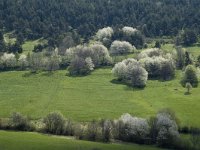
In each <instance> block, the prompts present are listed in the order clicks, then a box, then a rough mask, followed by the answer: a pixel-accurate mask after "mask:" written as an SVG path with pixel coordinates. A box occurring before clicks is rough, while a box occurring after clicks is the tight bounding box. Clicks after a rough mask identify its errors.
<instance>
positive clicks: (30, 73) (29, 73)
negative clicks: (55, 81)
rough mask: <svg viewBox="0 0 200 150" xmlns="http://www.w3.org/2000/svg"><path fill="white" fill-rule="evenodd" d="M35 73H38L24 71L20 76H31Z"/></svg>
mask: <svg viewBox="0 0 200 150" xmlns="http://www.w3.org/2000/svg"><path fill="white" fill-rule="evenodd" d="M36 74H38V73H37V72H26V73H24V74H23V75H22V77H31V76H35V75H36Z"/></svg>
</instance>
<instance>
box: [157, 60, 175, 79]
mask: <svg viewBox="0 0 200 150" xmlns="http://www.w3.org/2000/svg"><path fill="white" fill-rule="evenodd" d="M175 69H176V67H175V65H174V63H173V61H172V60H166V61H163V62H162V65H161V70H160V71H161V72H160V73H161V74H160V75H161V78H162V79H163V80H170V79H172V78H173V77H174V76H175Z"/></svg>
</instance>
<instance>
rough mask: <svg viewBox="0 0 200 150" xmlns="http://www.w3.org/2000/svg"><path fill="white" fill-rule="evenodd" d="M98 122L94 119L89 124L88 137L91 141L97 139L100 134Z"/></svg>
mask: <svg viewBox="0 0 200 150" xmlns="http://www.w3.org/2000/svg"><path fill="white" fill-rule="evenodd" d="M98 126H99V125H98V122H96V121H92V122H90V123H89V124H88V126H87V131H86V138H87V139H88V140H90V141H96V140H97V138H98V136H99V134H98Z"/></svg>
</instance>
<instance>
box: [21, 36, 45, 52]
mask: <svg viewBox="0 0 200 150" xmlns="http://www.w3.org/2000/svg"><path fill="white" fill-rule="evenodd" d="M46 42H47V41H46V40H44V39H42V38H41V39H38V40H34V41H26V42H25V43H24V44H23V45H22V49H23V53H24V54H28V53H29V52H30V53H31V52H32V51H33V49H34V46H36V45H38V44H44V43H46Z"/></svg>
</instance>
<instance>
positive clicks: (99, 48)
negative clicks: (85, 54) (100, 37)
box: [90, 44, 112, 67]
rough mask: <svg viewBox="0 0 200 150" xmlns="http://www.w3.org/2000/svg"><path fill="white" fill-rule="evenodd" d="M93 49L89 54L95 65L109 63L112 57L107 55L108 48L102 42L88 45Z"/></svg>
mask: <svg viewBox="0 0 200 150" xmlns="http://www.w3.org/2000/svg"><path fill="white" fill-rule="evenodd" d="M90 48H91V49H92V51H93V53H94V54H93V56H91V58H92V61H93V62H94V65H95V66H97V67H98V66H106V65H109V64H111V62H112V58H111V57H110V55H109V52H108V49H107V48H106V47H105V46H103V45H102V44H93V45H91V46H90Z"/></svg>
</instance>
